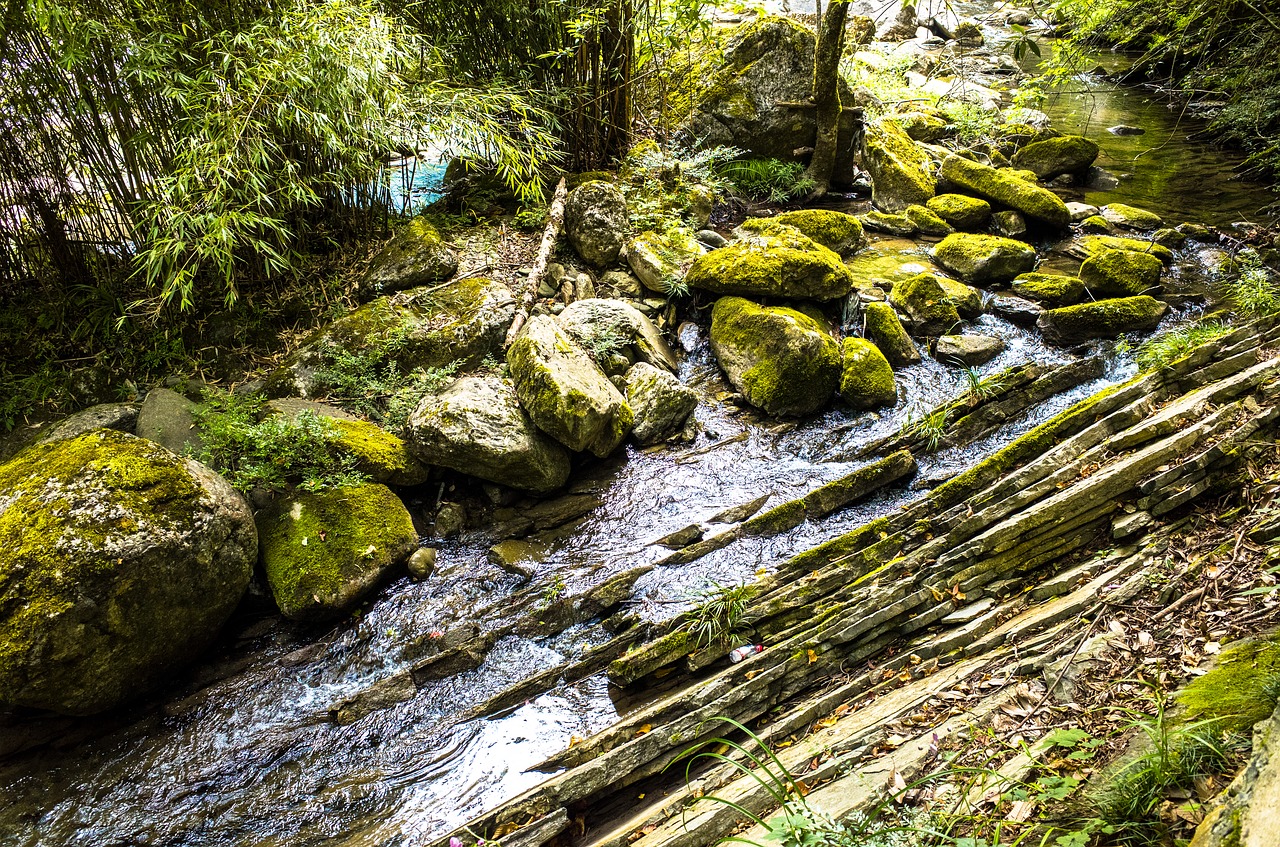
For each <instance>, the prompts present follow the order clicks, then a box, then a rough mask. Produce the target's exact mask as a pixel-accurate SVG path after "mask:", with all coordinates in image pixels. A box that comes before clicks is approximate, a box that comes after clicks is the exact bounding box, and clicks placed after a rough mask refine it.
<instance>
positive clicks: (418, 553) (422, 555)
mask: <svg viewBox="0 0 1280 847" xmlns="http://www.w3.org/2000/svg"><path fill="white" fill-rule="evenodd" d="M408 567H409V575H410V576H411V577H413V578H414V579H418V580H422V579H426V578H427V577H429V576H431V575H432V574H433V573H435V572H436V548H434V547H419V548H418V549H417V550H414V551H413V555H412V556H410V557H409V564H408Z"/></svg>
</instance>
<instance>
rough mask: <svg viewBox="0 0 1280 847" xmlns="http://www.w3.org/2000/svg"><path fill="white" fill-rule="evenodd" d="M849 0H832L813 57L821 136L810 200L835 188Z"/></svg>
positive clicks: (810, 174) (813, 164)
mask: <svg viewBox="0 0 1280 847" xmlns="http://www.w3.org/2000/svg"><path fill="white" fill-rule="evenodd" d="M848 15H849V0H831V3H830V4H829V5H828V6H827V11H826V13H825V14H824V15H823V16H822V17H821V19H820V20H819V21H818V44H817V49H816V50H815V52H814V57H813V103H814V106H815V107H816V118H817V124H818V137H817V139H816V140H815V141H814V144H813V158H812V159H810V160H809V169H808V170H807V171H806V172H805V175H806V176H807V177H809V179H811V180H813V191H812V193H811V194H810V195H809V199H810V200H816V199H818V198H819V197H822V196H823V195H824V194H826V193H827V190H828V189H829V188H830V187H831V174H832V173H833V172H834V171H835V166H836V151H837V150H838V149H839V142H840V54H841V52H842V51H843V50H844V26H845V21H846V19H847V18H848Z"/></svg>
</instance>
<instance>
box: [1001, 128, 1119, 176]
mask: <svg viewBox="0 0 1280 847" xmlns="http://www.w3.org/2000/svg"><path fill="white" fill-rule="evenodd" d="M1097 158H1098V145H1097V144H1095V143H1094V142H1092V141H1090V140H1089V139H1087V138H1085V137H1083V136H1080V135H1063V136H1060V137H1058V138H1046V139H1044V140H1043V141H1035V142H1032V143H1031V144H1028V145H1026V146H1025V147H1022V148H1021V149H1020V150H1018V152H1017V153H1015V154H1014V156H1013V166H1014V167H1016V168H1024V169H1026V170H1029V171H1032V172H1033V173H1034V174H1035V175H1036V176H1037V177H1039V178H1040V179H1052V178H1054V177H1055V176H1060V175H1062V174H1074V173H1080V172H1081V171H1084V170H1086V169H1087V168H1088V167H1089V166H1090V165H1092V164H1093V162H1094V160H1095V159H1097Z"/></svg>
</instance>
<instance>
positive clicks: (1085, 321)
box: [1036, 294, 1169, 344]
mask: <svg viewBox="0 0 1280 847" xmlns="http://www.w3.org/2000/svg"><path fill="white" fill-rule="evenodd" d="M1168 310H1169V307H1168V306H1167V305H1166V304H1164V303H1161V302H1160V301H1159V300H1156V299H1154V298H1152V297H1148V296H1147V295H1145V294H1143V295H1139V296H1137V297H1123V298H1119V299H1114V300H1102V301H1099V302H1097V303H1081V304H1079V305H1077V306H1064V307H1063V308H1061V309H1049V310H1048V311H1046V312H1045V313H1044V314H1043V315H1041V316H1040V320H1039V321H1038V322H1037V324H1036V326H1037V327H1038V328H1039V329H1040V331H1041V332H1042V333H1044V336H1045V338H1046V339H1048V340H1049V341H1052V342H1054V343H1057V344H1078V343H1079V342H1081V341H1088V340H1089V339H1091V338H1115V337H1116V336H1118V335H1121V334H1122V333H1126V332H1150V331H1151V330H1153V329H1155V328H1156V327H1157V326H1159V324H1160V319H1161V318H1163V317H1164V314H1165V312H1167V311H1168Z"/></svg>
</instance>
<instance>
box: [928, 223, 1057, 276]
mask: <svg viewBox="0 0 1280 847" xmlns="http://www.w3.org/2000/svg"><path fill="white" fill-rule="evenodd" d="M933 258H934V259H935V260H936V261H937V262H938V264H940V265H942V266H943V267H944V268H946V269H947V270H949V271H951V272H952V273H954V274H957V275H958V276H960V277H962V278H963V279H966V280H968V281H969V282H988V283H992V282H1008V281H1009V280H1011V279H1013V278H1014V277H1016V276H1018V275H1019V274H1023V273H1026V272H1027V271H1029V270H1031V269H1032V268H1034V267H1035V266H1036V251H1035V248H1034V247H1032V246H1031V245H1029V244H1024V243H1023V242H1021V241H1014V240H1013V239H1012V238H1002V237H1000V236H998V235H975V234H973V233H968V232H957V233H954V234H952V235H948V236H947V237H946V238H944V239H942V241H941V242H939V243H938V246H937V247H935V248H933Z"/></svg>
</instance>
